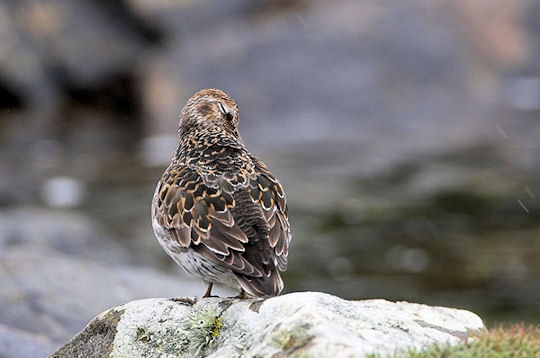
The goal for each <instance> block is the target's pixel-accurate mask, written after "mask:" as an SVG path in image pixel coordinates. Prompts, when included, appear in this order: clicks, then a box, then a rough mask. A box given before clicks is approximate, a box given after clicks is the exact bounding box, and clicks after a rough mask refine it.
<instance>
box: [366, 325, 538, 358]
mask: <svg viewBox="0 0 540 358" xmlns="http://www.w3.org/2000/svg"><path fill="white" fill-rule="evenodd" d="M370 357H379V356H378V355H371V356H370ZM394 357H395V358H507V357H508V358H510V357H524V358H525V357H540V326H536V327H534V326H529V327H525V326H524V325H523V324H520V325H513V326H510V327H508V328H504V327H502V326H501V327H498V328H496V329H492V330H489V331H488V332H487V333H485V334H482V335H480V336H479V337H478V338H477V339H475V340H473V341H471V342H470V343H468V344H460V345H456V346H434V347H432V348H429V349H427V350H424V351H421V352H417V351H409V352H406V353H402V354H396V355H395V356H394Z"/></svg>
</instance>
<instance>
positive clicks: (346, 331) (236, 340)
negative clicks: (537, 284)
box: [51, 292, 485, 357]
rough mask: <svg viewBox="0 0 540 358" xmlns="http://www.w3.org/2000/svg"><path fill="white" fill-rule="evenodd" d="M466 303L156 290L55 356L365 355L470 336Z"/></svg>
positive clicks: (104, 318) (477, 323)
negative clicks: (164, 293) (182, 294)
mask: <svg viewBox="0 0 540 358" xmlns="http://www.w3.org/2000/svg"><path fill="white" fill-rule="evenodd" d="M484 329H485V327H484V324H483V322H482V320H481V319H480V318H479V317H478V316H477V315H475V314H474V313H471V312H469V311H465V310H460V309H455V308H444V307H432V306H427V305H422V304H415V303H407V302H389V301H385V300H381V299H377V300H366V301H347V300H343V299H341V298H338V297H335V296H332V295H328V294H324V293H318V292H299V293H290V294H286V295H283V296H279V297H273V298H269V299H265V300H263V299H252V300H240V299H235V298H205V299H191V298H171V299H166V298H153V299H144V300H138V301H132V302H129V303H127V304H125V305H122V306H118V307H115V308H112V309H110V310H108V311H106V312H104V313H102V314H100V315H99V316H97V317H96V318H94V319H93V320H92V321H91V322H90V323H89V324H88V325H87V326H86V328H84V329H83V330H82V331H81V332H80V333H79V334H77V335H76V336H75V337H73V338H72V339H71V340H70V341H69V342H68V343H66V344H65V345H64V346H63V347H61V348H60V349H59V350H58V351H57V352H56V353H54V354H53V355H52V356H51V357H271V356H309V357H332V356H335V357H352V356H354V357H361V356H364V355H366V354H379V355H382V356H384V355H387V354H390V355H391V354H394V353H395V352H398V351H402V350H407V349H415V350H421V349H424V348H426V347H429V346H431V345H434V344H459V343H465V342H467V341H468V340H469V339H470V338H472V337H474V336H475V335H477V334H478V333H480V332H482V331H483V330H484Z"/></svg>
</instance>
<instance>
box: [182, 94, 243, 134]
mask: <svg viewBox="0 0 540 358" xmlns="http://www.w3.org/2000/svg"><path fill="white" fill-rule="evenodd" d="M196 128H201V129H210V128H216V129H218V130H223V131H226V132H229V133H231V134H233V135H234V136H235V137H237V138H239V134H238V106H237V105H236V103H235V102H234V100H233V99H232V98H230V97H229V96H228V95H227V94H226V93H225V92H223V91H221V90H218V89H214V88H212V89H203V90H201V91H199V92H197V93H195V94H194V95H193V96H191V97H190V98H189V99H188V101H187V103H186V105H185V106H184V108H182V112H181V114H180V126H179V129H178V131H179V133H180V135H182V134H183V133H186V132H189V131H190V130H193V129H196Z"/></svg>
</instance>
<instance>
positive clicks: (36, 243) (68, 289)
mask: <svg viewBox="0 0 540 358" xmlns="http://www.w3.org/2000/svg"><path fill="white" fill-rule="evenodd" d="M149 239H153V238H149ZM156 245H158V244H157V242H156ZM135 256H136V255H133V254H131V253H130V252H129V251H128V250H127V249H125V248H124V247H122V246H121V245H119V244H118V243H116V242H115V240H114V238H113V237H112V236H111V235H109V234H107V233H106V232H105V231H104V230H103V229H101V228H100V227H99V225H97V224H96V223H95V222H93V221H92V220H90V219H89V218H87V217H86V216H84V215H81V214H77V213H74V212H70V213H67V212H62V211H56V212H50V211H46V210H40V209H36V208H33V209H17V210H9V211H4V212H0V282H2V289H1V290H0V331H5V332H6V334H5V335H4V334H2V335H1V336H3V339H2V340H0V349H1V350H0V352H2V353H4V352H10V351H13V350H12V349H11V348H10V349H8V348H5V350H4V348H2V346H3V347H12V348H13V349H22V348H20V347H19V346H20V345H21V344H23V345H24V347H25V349H27V350H30V349H35V350H37V351H40V352H41V354H37V355H34V356H44V355H46V354H50V353H51V352H52V351H54V349H55V348H57V347H59V346H60V345H61V343H62V342H65V341H66V340H67V339H69V338H70V337H72V336H73V335H74V334H75V333H76V332H78V331H79V330H80V329H81V328H83V327H84V325H85V324H86V323H87V322H88V321H89V320H90V319H91V318H92V317H94V316H95V315H96V314H97V313H99V312H101V311H103V310H105V309H107V308H108V307H111V306H115V305H118V304H121V303H123V302H126V301H130V300H134V299H138V298H141V297H163V296H169V297H175V296H178V295H201V294H202V293H203V292H204V284H202V283H201V282H197V281H194V280H192V279H189V278H187V276H182V274H181V273H180V272H179V271H178V274H177V275H173V274H168V273H164V272H160V271H159V270H156V269H151V268H147V267H143V266H138V265H136V261H135V260H133V257H135ZM220 292H222V293H223V292H225V293H228V294H232V292H230V291H224V290H221V291H220ZM18 332H23V333H24V334H22V335H21V334H19V333H18ZM40 337H41V338H40ZM42 338H43V339H45V340H46V342H45V343H44V341H43V339H42ZM16 342H19V343H16ZM30 342H33V343H32V344H30ZM14 352H15V353H14V354H13V355H12V356H21V357H24V356H25V355H24V354H23V353H20V354H19V353H16V352H18V350H15V351H14ZM6 354H7V353H6ZM7 356H8V357H10V356H9V355H7ZM30 356H31V354H30Z"/></svg>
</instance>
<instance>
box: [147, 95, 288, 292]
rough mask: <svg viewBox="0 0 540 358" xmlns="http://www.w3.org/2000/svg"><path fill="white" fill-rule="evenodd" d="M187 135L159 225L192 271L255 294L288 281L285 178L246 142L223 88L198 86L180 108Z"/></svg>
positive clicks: (161, 186)
mask: <svg viewBox="0 0 540 358" xmlns="http://www.w3.org/2000/svg"><path fill="white" fill-rule="evenodd" d="M178 132H179V135H180V142H179V146H178V149H177V150H176V153H175V155H174V157H173V159H172V162H171V164H170V166H169V167H168V168H167V169H166V170H165V172H164V173H163V176H162V178H161V180H160V181H159V183H158V185H157V188H156V191H155V194H154V198H153V201H152V223H153V228H154V233H155V234H156V236H157V238H158V240H159V242H160V243H161V245H162V246H163V248H164V250H165V251H166V252H167V253H168V254H169V255H170V256H171V257H172V258H173V259H174V260H175V262H176V263H178V264H179V265H180V266H182V267H183V268H184V269H185V270H186V271H187V272H188V273H190V274H192V275H194V276H196V277H199V278H201V279H202V280H203V281H205V282H207V283H208V284H209V286H208V290H207V291H206V293H205V297H206V296H209V295H210V294H211V288H212V284H213V283H221V284H225V285H228V286H231V287H233V288H240V289H241V295H243V294H244V291H245V292H247V293H248V294H249V295H250V296H254V297H265V296H275V295H278V294H279V293H280V291H281V290H282V289H283V281H282V279H281V277H280V274H279V271H284V270H285V269H286V268H287V254H288V248H289V242H290V240H291V233H290V226H289V222H288V219H287V203H286V199H285V193H284V191H283V188H282V187H281V184H280V183H279V182H278V181H277V179H276V178H275V177H274V176H273V175H272V173H270V171H269V170H268V169H267V168H266V166H265V165H264V164H263V163H262V162H261V161H259V160H258V159H257V158H256V157H255V156H253V155H252V154H251V153H249V151H248V150H247V149H246V148H245V146H244V144H243V143H242V142H241V140H240V139H239V134H238V107H237V105H236V103H235V102H234V101H233V100H232V99H231V98H230V97H229V96H228V95H227V94H225V93H224V92H222V91H220V90H217V89H206V90H202V91H199V92H197V93H195V94H194V95H193V96H192V97H191V98H190V99H189V100H188V101H187V103H186V105H185V106H184V108H183V109H182V113H181V115H180V127H179V130H178Z"/></svg>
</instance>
